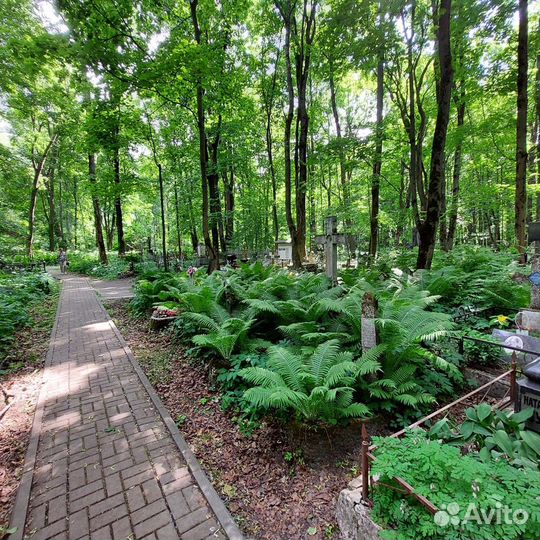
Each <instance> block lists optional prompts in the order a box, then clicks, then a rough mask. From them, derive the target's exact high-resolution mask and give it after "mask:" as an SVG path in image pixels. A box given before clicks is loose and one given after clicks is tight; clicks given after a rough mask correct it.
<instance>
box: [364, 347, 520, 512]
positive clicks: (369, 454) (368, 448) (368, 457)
mask: <svg viewBox="0 0 540 540" xmlns="http://www.w3.org/2000/svg"><path fill="white" fill-rule="evenodd" d="M516 372H517V358H516V353H515V351H514V352H513V353H512V367H511V369H509V370H508V371H505V372H504V373H502V374H501V375H499V376H497V377H495V378H494V379H492V380H491V381H488V382H487V383H486V384H483V385H482V386H480V387H479V388H477V389H476V390H473V391H472V392H469V393H468V394H466V395H464V396H462V397H460V398H459V399H456V400H455V401H452V403H449V404H448V405H445V406H444V407H441V408H440V409H437V410H436V411H435V412H432V413H431V414H428V415H427V416H425V417H424V418H422V419H420V420H418V421H417V422H414V423H413V424H411V425H410V426H407V427H406V428H405V429H402V430H400V431H397V432H396V433H394V434H392V435H390V436H391V437H396V438H399V437H401V436H402V435H404V434H405V433H406V432H407V431H408V430H410V429H414V428H416V427H419V426H421V425H422V424H424V423H425V422H427V421H428V420H431V419H432V418H435V417H437V416H439V415H441V414H442V413H444V412H446V411H448V410H450V409H451V408H452V407H454V406H456V405H457V404H459V403H461V402H462V401H464V400H466V399H468V398H470V397H472V396H474V395H476V394H479V393H480V392H482V391H484V390H485V394H484V396H483V397H482V400H481V401H483V400H484V399H485V397H486V396H487V394H488V392H489V389H490V387H491V386H493V385H494V384H495V383H496V382H498V381H501V380H503V379H505V378H506V377H508V378H509V379H510V385H509V391H508V394H509V395H508V397H506V396H504V397H503V399H502V400H501V401H499V402H498V403H497V404H496V405H495V407H496V408H499V409H503V408H505V407H507V406H509V405H510V404H511V403H514V402H515V398H516ZM376 448H377V447H376V446H375V445H370V444H369V435H368V431H367V428H366V426H365V424H362V447H361V474H362V499H363V500H364V502H365V503H366V504H369V491H370V487H371V486H372V485H373V484H374V483H376V482H374V481H373V478H372V477H371V474H370V461H375V460H376V459H377V458H376V456H375V455H374V454H373V451H374V450H375V449H376ZM394 480H395V481H396V483H397V484H398V485H399V486H400V487H402V488H403V490H404V492H405V493H407V494H408V495H410V496H412V497H414V498H415V499H416V500H417V501H418V502H419V503H420V504H422V506H424V507H425V508H426V509H427V510H428V511H429V512H431V513H432V514H435V513H437V512H438V510H439V509H438V508H437V507H436V506H435V505H434V504H433V503H432V502H431V501H430V500H429V499H427V498H426V497H424V496H423V495H420V494H419V493H416V491H415V489H414V487H413V486H411V485H410V484H409V483H408V482H406V481H405V480H404V479H403V478H400V477H397V476H396V477H394Z"/></svg>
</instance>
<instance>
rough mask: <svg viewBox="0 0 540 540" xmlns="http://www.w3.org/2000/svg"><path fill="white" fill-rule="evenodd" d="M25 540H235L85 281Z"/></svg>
mask: <svg viewBox="0 0 540 540" xmlns="http://www.w3.org/2000/svg"><path fill="white" fill-rule="evenodd" d="M63 283H64V286H63V290H62V294H61V298H60V305H59V316H58V321H57V327H56V334H55V335H54V336H53V341H52V344H51V347H52V354H51V353H50V361H49V363H48V365H47V367H46V369H45V373H44V381H43V387H42V391H41V394H40V405H41V406H42V414H43V416H42V424H41V431H40V436H39V445H38V449H37V456H36V462H35V467H34V475H33V481H32V488H31V493H30V502H29V505H28V513H27V519H26V525H25V536H24V537H25V538H31V539H32V540H49V539H57V540H61V539H69V540H79V539H80V540H82V539H92V540H93V539H97V540H106V539H108V538H112V539H114V540H124V539H126V540H136V539H143V538H144V539H147V538H148V539H157V540H174V539H177V538H180V539H182V540H203V539H210V538H212V539H225V538H227V537H226V535H225V533H224V531H223V530H222V529H221V527H220V525H219V524H218V521H217V520H216V517H215V516H214V514H213V512H212V511H211V509H210V507H209V505H208V503H207V500H206V499H205V497H204V496H203V495H202V493H201V490H200V488H199V486H198V484H197V483H196V481H195V480H194V478H193V476H192V474H191V472H190V470H189V468H188V467H187V465H186V462H185V460H184V458H183V456H182V453H181V452H180V451H179V449H178V446H177V445H176V444H175V442H174V440H173V439H172V438H171V435H170V433H169V431H168V430H167V427H166V425H165V423H164V421H163V418H162V416H161V415H160V414H159V412H158V411H157V410H156V408H155V406H154V404H153V403H152V401H151V399H150V397H149V393H148V392H147V390H146V389H145V387H144V386H143V384H142V383H141V380H140V379H139V377H138V375H137V373H136V372H135V370H134V368H133V365H132V363H131V362H130V360H129V357H128V356H127V354H126V351H125V349H124V346H123V344H122V343H121V341H120V340H119V338H118V336H117V335H116V333H115V331H114V329H113V327H112V325H111V324H110V323H109V318H108V316H107V314H106V313H105V312H104V310H103V307H102V306H101V304H100V302H99V301H98V299H97V297H96V293H95V291H94V290H93V289H92V288H91V287H90V286H89V282H88V280H87V279H84V278H78V277H68V278H65V279H64V280H63Z"/></svg>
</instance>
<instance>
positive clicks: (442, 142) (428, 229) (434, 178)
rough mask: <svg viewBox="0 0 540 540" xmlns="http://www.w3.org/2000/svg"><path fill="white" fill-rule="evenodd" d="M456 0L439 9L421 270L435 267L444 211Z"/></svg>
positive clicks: (421, 228) (443, 1) (446, 1)
mask: <svg viewBox="0 0 540 540" xmlns="http://www.w3.org/2000/svg"><path fill="white" fill-rule="evenodd" d="M451 15H452V0H440V3H439V5H438V6H436V12H435V19H436V20H437V22H438V24H437V58H438V62H437V63H436V66H438V71H439V73H438V74H436V77H438V80H437V120H436V123H435V131H434V133H433V143H432V146H431V165H430V174H429V186H428V193H427V208H426V217H425V219H424V220H423V221H422V222H421V223H420V226H419V227H418V233H419V236H420V246H419V248H418V258H417V260H416V267H417V268H431V262H432V259H433V251H434V249H435V240H436V234H437V225H438V223H439V217H440V211H441V188H442V185H443V176H444V172H445V171H444V167H445V146H446V136H447V133H448V122H449V120H450V102H451V100H452V82H453V67H452V49H451V45H450V27H451Z"/></svg>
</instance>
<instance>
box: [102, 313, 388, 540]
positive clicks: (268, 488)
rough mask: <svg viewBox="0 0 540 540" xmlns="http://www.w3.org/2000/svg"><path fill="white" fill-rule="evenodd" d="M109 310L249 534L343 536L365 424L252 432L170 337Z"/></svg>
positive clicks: (290, 538)
mask: <svg viewBox="0 0 540 540" xmlns="http://www.w3.org/2000/svg"><path fill="white" fill-rule="evenodd" d="M107 307H108V309H109V312H110V313H111V316H112V317H113V319H114V320H115V322H116V323H117V325H118V327H119V329H120V331H121V332H122V335H123V336H124V337H125V339H126V340H127V342H128V343H129V345H130V347H131V348H132V350H133V352H134V354H135V356H136V357H137V359H138V361H139V362H140V364H141V365H142V367H143V369H145V371H146V373H147V375H148V377H149V379H150V380H151V382H152V384H154V386H155V388H156V390H157V392H158V394H159V395H160V397H161V399H162V400H163V402H164V404H165V406H166V407H167V408H168V410H169V412H170V413H171V416H172V417H173V419H174V420H175V421H176V422H177V425H178V427H179V429H180V431H181V432H182V433H183V434H184V436H185V437H186V440H187V441H188V443H189V444H190V446H191V448H192V450H193V452H194V453H195V455H196V456H197V458H198V459H199V461H200V462H201V464H202V466H203V468H204V469H205V471H206V473H207V474H208V476H209V477H210V478H211V480H212V482H213V484H214V486H215V487H216V489H217V490H218V492H219V493H220V495H221V496H222V498H223V499H224V501H225V503H226V504H227V506H228V508H229V510H230V511H231V513H232V514H233V516H234V517H235V519H236V521H237V523H238V525H239V526H240V527H241V528H242V530H243V531H244V533H245V534H246V535H248V536H250V537H253V538H257V539H258V540H300V539H304V538H306V539H321V540H322V539H332V538H338V536H339V530H338V526H337V523H336V521H335V505H336V500H337V496H338V494H339V492H340V490H341V489H343V488H344V487H346V485H347V483H348V482H349V481H350V480H351V479H352V478H353V477H355V476H357V475H358V468H359V463H360V460H359V458H360V454H359V452H360V425H358V424H357V425H353V426H349V427H348V428H346V429H340V428H335V429H331V430H327V431H321V432H301V431H294V430H292V429H290V428H287V427H286V426H283V425H280V424H279V423H263V424H262V425H261V427H260V428H259V429H257V430H255V431H254V432H253V433H252V434H246V433H245V432H243V430H242V429H241V427H240V422H239V419H238V418H237V417H236V416H235V414H234V412H229V411H223V410H222V408H221V404H220V398H219V394H218V393H217V392H215V391H212V390H211V389H212V388H214V384H213V383H212V381H210V380H208V376H207V373H206V372H205V371H204V370H203V369H202V368H201V367H199V366H196V365H193V364H192V363H190V361H189V360H188V358H187V357H186V354H185V351H184V350H183V349H182V348H180V347H176V348H175V347H174V345H172V344H171V338H170V336H168V335H167V333H166V332H165V333H155V332H149V330H148V321H146V320H139V321H138V322H136V323H134V321H133V319H131V318H130V317H129V313H128V311H127V309H126V305H125V303H119V302H115V303H114V304H111V303H109V305H108V306H107ZM171 351H172V352H171ZM150 358H151V359H152V360H151V361H150ZM370 429H371V430H372V434H373V435H375V434H379V433H380V434H383V432H379V433H377V429H376V428H374V427H371V428H370ZM386 433H388V431H386Z"/></svg>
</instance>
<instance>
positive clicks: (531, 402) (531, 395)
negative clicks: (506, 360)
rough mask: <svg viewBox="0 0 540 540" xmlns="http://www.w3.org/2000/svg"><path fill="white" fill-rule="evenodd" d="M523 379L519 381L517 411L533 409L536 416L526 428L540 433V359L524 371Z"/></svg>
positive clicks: (529, 421)
mask: <svg viewBox="0 0 540 540" xmlns="http://www.w3.org/2000/svg"><path fill="white" fill-rule="evenodd" d="M523 375H525V376H524V377H523V378H522V379H520V380H519V381H517V387H518V393H517V401H516V407H515V408H516V411H521V409H526V408H528V407H532V408H533V409H534V414H533V415H532V416H531V418H529V420H527V422H526V423H525V426H526V428H527V429H532V430H533V431H536V432H537V433H540V358H537V359H536V360H533V361H532V362H531V363H529V364H527V365H526V366H525V368H524V369H523Z"/></svg>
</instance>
